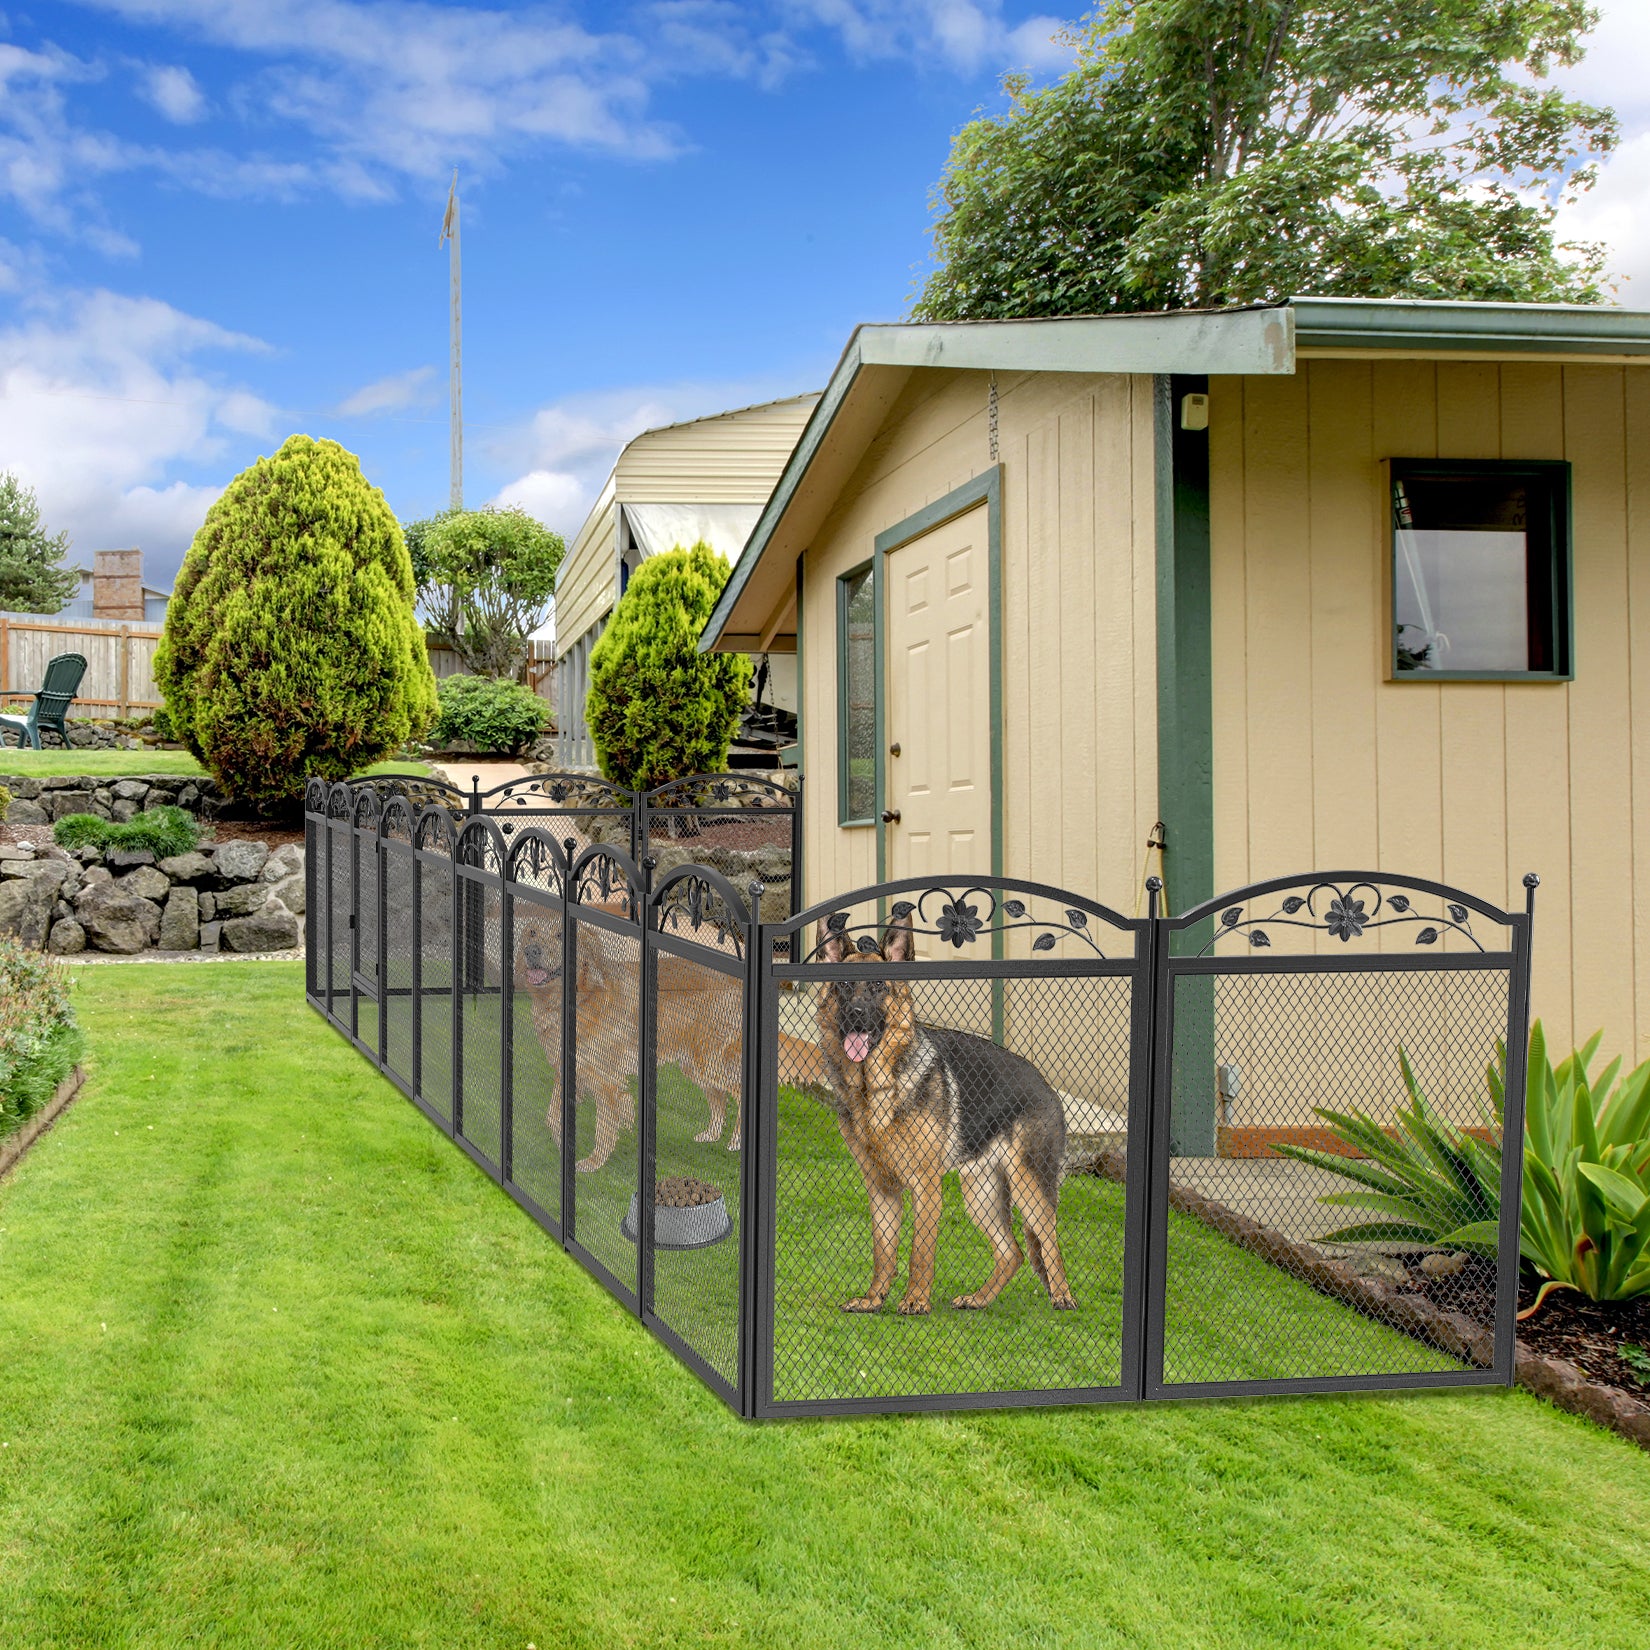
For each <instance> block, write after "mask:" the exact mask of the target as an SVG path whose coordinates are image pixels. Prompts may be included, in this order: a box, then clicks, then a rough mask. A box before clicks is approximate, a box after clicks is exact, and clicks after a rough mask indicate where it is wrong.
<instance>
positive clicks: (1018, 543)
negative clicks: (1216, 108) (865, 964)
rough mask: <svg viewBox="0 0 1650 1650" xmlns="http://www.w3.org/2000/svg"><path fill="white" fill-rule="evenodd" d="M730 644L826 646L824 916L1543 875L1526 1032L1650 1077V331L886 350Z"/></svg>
mask: <svg viewBox="0 0 1650 1650" xmlns="http://www.w3.org/2000/svg"><path fill="white" fill-rule="evenodd" d="M792 405H800V403H793V404H792ZM704 645H705V646H707V647H718V648H732V649H741V650H750V649H756V648H762V649H766V650H770V651H775V650H784V649H793V648H794V649H795V650H796V652H797V654H798V656H799V665H798V673H799V690H798V699H799V709H800V714H801V729H802V731H801V742H802V765H803V767H804V769H805V771H806V772H807V774H808V776H809V785H808V788H807V797H808V801H807V809H808V813H807V819H806V834H805V840H806V844H807V852H806V890H805V894H806V898H805V903H808V904H811V903H814V902H816V901H818V900H822V899H825V898H827V897H830V896H833V895H836V894H838V893H841V892H845V891H847V890H850V889H853V888H857V887H860V886H863V885H866V884H869V883H872V882H875V881H877V880H880V879H882V878H885V877H894V876H900V875H906V874H920V873H923V872H929V871H932V872H935V873H949V872H956V871H974V872H996V873H999V874H1004V875H1008V876H1014V877H1023V878H1028V879H1034V880H1036V881H1039V882H1043V883H1048V884H1052V885H1054V886H1056V887H1062V888H1070V889H1073V890H1078V891H1082V892H1085V893H1088V894H1091V895H1092V896H1093V897H1095V898H1097V899H1099V900H1101V901H1103V902H1105V903H1107V904H1109V905H1111V906H1114V907H1116V908H1117V909H1119V910H1121V911H1123V912H1125V913H1127V912H1131V911H1134V910H1136V909H1137V905H1138V900H1139V890H1140V887H1141V883H1142V878H1143V872H1144V870H1145V866H1144V864H1143V860H1144V858H1145V855H1146V852H1147V841H1148V837H1149V836H1150V835H1151V834H1152V831H1153V826H1154V824H1155V823H1156V822H1157V821H1163V822H1164V824H1165V828H1166V839H1167V849H1166V852H1165V853H1164V855H1163V856H1162V869H1163V873H1164V875H1165V876H1166V878H1167V883H1168V897H1169V901H1170V904H1171V907H1172V908H1173V909H1176V910H1184V909H1186V908H1189V907H1190V906H1192V905H1193V904H1195V903H1197V902H1199V901H1201V900H1205V899H1208V898H1210V897H1212V896H1213V895H1214V893H1215V892H1216V890H1217V889H1221V888H1227V887H1231V886H1235V885H1239V884H1245V883H1249V882H1252V881H1257V880H1259V879H1262V878H1265V877H1267V876H1271V875H1283V874H1288V873H1296V872H1299V871H1301V870H1303V869H1308V868H1313V867H1321V868H1329V867H1336V868H1340V867H1356V868H1360V869H1367V870H1385V871H1389V872H1393V873H1401V874H1408V875H1414V876H1420V877H1428V878H1434V879H1438V880H1440V881H1443V882H1447V883H1451V884H1455V885H1458V886H1461V887H1464V888H1466V889H1469V890H1471V891H1473V892H1475V893H1477V894H1479V895H1481V896H1483V897H1484V898H1486V899H1488V900H1491V901H1494V902H1496V903H1499V904H1501V905H1504V906H1507V907H1509V908H1510V907H1516V906H1520V905H1521V904H1522V897H1523V890H1522V888H1521V887H1520V882H1521V878H1522V875H1523V873H1525V872H1526V871H1535V872H1538V873H1539V874H1540V876H1541V878H1542V888H1541V894H1540V903H1539V909H1538V917H1537V922H1536V929H1535V935H1536V940H1535V967H1534V984H1533V993H1532V1008H1533V1012H1534V1013H1535V1014H1536V1015H1539V1016H1540V1017H1542V1018H1543V1019H1544V1020H1545V1022H1546V1024H1547V1027H1548V1030H1549V1033H1550V1035H1551V1038H1552V1040H1553V1041H1554V1042H1555V1043H1556V1044H1558V1045H1559V1046H1562V1047H1567V1046H1569V1045H1570V1044H1571V1042H1572V1041H1574V1040H1579V1039H1580V1038H1582V1037H1585V1036H1586V1035H1587V1034H1589V1033H1590V1032H1592V1031H1593V1030H1595V1029H1598V1028H1600V1027H1602V1028H1603V1030H1604V1034H1605V1046H1606V1048H1607V1049H1608V1050H1610V1051H1619V1052H1621V1053H1623V1054H1625V1055H1627V1056H1628V1057H1629V1059H1643V1058H1645V1057H1647V1056H1650V313H1643V312H1634V311H1626V310H1619V309H1605V308H1584V307H1569V306H1542V305H1490V304H1468V303H1419V302H1402V301H1385V302H1383V301H1352V300H1338V299H1314V298H1297V299H1293V300H1291V301H1290V302H1288V303H1286V304H1282V305H1278V306H1270V307H1262V308H1253V309H1244V310H1232V311H1224V312H1218V313H1203V312H1182V313H1176V314H1169V315H1155V316H1115V317H1098V318H1082V319H1060V320H1040V321H1014V322H990V323H957V324H950V325H927V324H925V325H910V326H868V327H863V328H861V329H860V330H859V331H858V332H856V333H855V335H854V337H853V339H852V340H851V342H850V344H849V346H848V349H847V351H846V352H845V354H844V356H843V358H842V361H841V363H840V365H839V366H838V368H837V370H836V372H835V374H834V375H833V377H832V380H831V383H830V385H829V386H828V388H827V389H826V391H825V393H824V395H823V397H822V398H821V399H820V401H819V404H818V406H817V407H816V408H814V409H813V412H812V416H811V417H810V418H809V419H808V420H807V424H806V428H805V429H803V430H802V432H801V438H800V440H799V441H798V443H797V445H796V448H795V451H794V452H793V453H792V454H791V457H790V460H789V463H788V464H787V465H786V467H785V469H784V473H783V475H782V476H781V477H780V478H779V481H778V485H777V487H776V488H775V490H774V492H773V494H772V497H771V498H770V499H769V500H768V502H767V505H766V508H765V509H764V510H763V511H762V512H761V516H760V519H759V520H758V521H757V522H756V525H755V528H754V532H753V533H752V536H751V540H750V543H749V545H748V546H747V547H746V549H745V552H744V555H743V557H742V558H741V561H740V563H739V565H738V567H737V568H736V571H735V576H734V578H733V580H732V581H731V582H730V584H729V587H728V590H727V592H726V593H725V595H724V597H723V600H722V603H721V604H720V606H719V608H718V610H717V612H716V614H715V615H714V616H713V618H712V620H711V622H710V624H709V626H708V627H707V631H706V635H705V639H704ZM1153 868H1155V861H1154V865H1153ZM1641 872H1642V873H1644V875H1645V876H1646V879H1647V882H1646V886H1645V887H1644V888H1642V889H1641V888H1640V887H1639V884H1638V877H1639V874H1640V873H1641Z"/></svg>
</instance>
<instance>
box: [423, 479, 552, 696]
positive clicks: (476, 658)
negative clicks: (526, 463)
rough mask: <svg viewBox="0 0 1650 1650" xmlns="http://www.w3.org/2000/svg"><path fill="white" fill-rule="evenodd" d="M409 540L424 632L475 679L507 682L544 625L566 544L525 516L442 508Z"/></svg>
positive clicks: (516, 512)
mask: <svg viewBox="0 0 1650 1650" xmlns="http://www.w3.org/2000/svg"><path fill="white" fill-rule="evenodd" d="M408 536H409V537H410V538H411V540H412V544H411V546H410V554H411V555H412V558H413V574H414V577H415V578H416V579H417V581H418V597H419V600H420V602H421V603H422V604H423V607H424V611H425V612H426V613H427V614H428V615H429V619H430V629H431V631H432V632H433V634H434V635H435V637H436V639H437V640H438V641H441V642H444V643H445V644H446V645H447V646H448V647H450V648H452V650H453V651H454V652H455V653H457V654H458V656H459V657H460V658H461V659H462V660H463V661H464V668H465V669H466V670H470V671H473V672H474V673H475V674H476V675H477V676H514V675H515V674H516V673H517V672H518V671H519V670H520V669H521V667H522V665H523V664H524V663H525V661H526V658H527V638H528V637H529V636H530V635H531V634H532V633H533V632H534V631H535V630H537V629H538V627H539V626H540V625H541V624H543V623H544V620H545V617H546V615H547V614H548V613H549V611H550V598H551V597H552V595H554V593H555V589H556V570H557V569H558V568H559V567H560V566H561V559H562V556H563V555H564V554H565V553H566V550H567V546H566V545H565V543H563V541H562V536H561V534H560V533H552V532H551V531H550V529H549V528H548V527H546V526H544V525H543V523H542V522H539V521H536V520H534V518H533V517H532V516H530V515H528V514H527V512H526V511H525V510H499V509H495V508H493V507H492V506H489V507H488V508H487V509H485V510H448V511H445V512H443V513H442V514H441V515H439V516H433V517H431V518H430V519H429V520H427V521H420V522H414V523H413V524H412V527H411V528H410V529H409V534H408Z"/></svg>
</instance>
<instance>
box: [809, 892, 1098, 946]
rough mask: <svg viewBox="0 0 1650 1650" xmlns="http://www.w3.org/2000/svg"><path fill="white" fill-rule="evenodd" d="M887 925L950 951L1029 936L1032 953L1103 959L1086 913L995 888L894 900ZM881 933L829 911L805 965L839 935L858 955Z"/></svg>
mask: <svg viewBox="0 0 1650 1650" xmlns="http://www.w3.org/2000/svg"><path fill="white" fill-rule="evenodd" d="M888 922H889V923H890V924H898V923H905V922H908V923H909V924H910V926H911V929H912V932H913V933H915V934H919V935H928V936H930V937H932V938H933V939H936V940H938V941H939V944H940V946H941V947H949V948H950V949H952V950H954V951H961V950H963V948H964V947H965V946H973V945H978V944H980V943H981V942H982V941H984V942H986V943H988V944H989V942H990V941H991V940H992V938H993V937H994V936H995V935H998V934H1005V935H1006V934H1014V933H1029V934H1030V935H1031V949H1032V950H1033V951H1034V952H1047V951H1053V950H1054V949H1055V948H1056V947H1058V946H1060V945H1062V944H1064V945H1065V946H1066V948H1067V951H1066V954H1067V955H1070V954H1071V953H1072V952H1074V951H1075V952H1077V953H1078V954H1079V955H1084V956H1088V957H1099V958H1104V957H1105V955H1106V953H1105V951H1104V950H1103V949H1102V948H1101V945H1100V941H1099V939H1098V938H1097V937H1096V934H1095V929H1094V925H1093V924H1092V922H1091V921H1090V918H1089V913H1088V912H1087V911H1082V910H1079V909H1078V908H1077V907H1076V906H1067V907H1064V908H1062V909H1061V910H1060V912H1059V914H1058V915H1057V916H1056V915H1055V914H1054V913H1053V912H1052V911H1045V910H1044V909H1043V908H1042V907H1041V906H1040V905H1036V904H1033V903H1032V902H1030V901H1029V900H1028V899H1026V898H1022V897H1020V896H1018V895H1006V894H1004V893H1003V892H1002V891H1001V890H999V889H994V888H983V887H979V886H969V887H956V886H952V887H935V888H928V889H925V890H924V891H923V892H922V893H921V894H920V895H918V897H917V898H916V899H915V900H904V899H902V900H896V901H895V902H894V903H893V904H892V905H890V906H889V908H888ZM883 929H884V924H882V923H880V922H877V921H869V920H868V921H864V922H857V923H856V922H854V921H852V913H851V912H848V911H833V912H832V913H831V914H830V915H829V916H828V917H827V918H826V919H825V922H824V925H823V933H822V934H821V936H820V938H819V939H818V941H817V942H816V943H815V945H814V947H813V949H812V950H811V951H810V952H809V953H808V955H807V956H806V957H805V958H804V961H808V962H817V961H819V960H820V957H821V955H822V954H823V952H824V950H825V948H826V946H827V945H829V944H831V943H832V938H831V937H832V936H834V935H837V934H841V935H845V936H846V937H847V938H848V939H849V940H851V941H852V943H853V946H854V948H855V949H857V950H859V951H862V952H870V951H878V950H880V949H881V946H882V934H883Z"/></svg>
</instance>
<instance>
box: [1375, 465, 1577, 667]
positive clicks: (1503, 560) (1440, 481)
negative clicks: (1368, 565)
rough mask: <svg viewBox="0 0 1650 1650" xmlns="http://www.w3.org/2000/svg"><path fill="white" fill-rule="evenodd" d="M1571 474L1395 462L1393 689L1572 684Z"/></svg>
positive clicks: (1559, 468) (1565, 469)
mask: <svg viewBox="0 0 1650 1650" xmlns="http://www.w3.org/2000/svg"><path fill="white" fill-rule="evenodd" d="M1569 484H1570V477H1569V465H1567V464H1560V463H1545V464H1515V463H1499V462H1474V463H1469V462H1465V461H1463V462H1442V461H1437V460H1419V459H1394V460H1393V462H1392V614H1393V653H1392V674H1393V677H1394V679H1395V680H1433V681H1436V680H1438V679H1440V678H1447V677H1458V678H1464V679H1467V680H1474V679H1476V680H1484V679H1486V678H1489V679H1496V678H1508V677H1515V678H1516V677H1546V678H1564V677H1567V676H1568V675H1569V674H1570V589H1569V583H1570V566H1569V533H1568V527H1569Z"/></svg>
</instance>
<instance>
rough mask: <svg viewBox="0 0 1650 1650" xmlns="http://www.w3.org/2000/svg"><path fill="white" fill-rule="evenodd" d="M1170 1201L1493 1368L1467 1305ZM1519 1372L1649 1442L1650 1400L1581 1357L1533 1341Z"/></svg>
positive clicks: (1330, 1291) (1085, 1168) (1110, 1172)
mask: <svg viewBox="0 0 1650 1650" xmlns="http://www.w3.org/2000/svg"><path fill="white" fill-rule="evenodd" d="M1068 1172H1087V1173H1090V1174H1097V1175H1101V1176H1103V1177H1104V1178H1105V1179H1107V1180H1116V1181H1121V1180H1123V1179H1124V1176H1125V1157H1124V1154H1123V1153H1122V1152H1121V1151H1118V1150H1116V1149H1115V1148H1110V1147H1107V1148H1104V1149H1102V1150H1100V1151H1097V1152H1094V1153H1092V1154H1091V1153H1082V1154H1080V1156H1079V1157H1078V1158H1076V1159H1075V1160H1074V1161H1073V1162H1072V1163H1071V1164H1070V1165H1069V1166H1068ZM1169 1207H1170V1208H1171V1209H1174V1210H1176V1211H1178V1212H1179V1213H1180V1214H1183V1215H1190V1216H1191V1217H1192V1218H1193V1219H1194V1220H1198V1221H1201V1222H1202V1223H1203V1224H1204V1225H1205V1226H1207V1227H1209V1228H1210V1230H1211V1231H1215V1232H1218V1233H1219V1234H1220V1235H1221V1236H1222V1237H1223V1238H1225V1239H1226V1240H1227V1241H1228V1242H1230V1243H1233V1244H1236V1245H1237V1247H1238V1248H1240V1249H1247V1250H1248V1251H1249V1252H1250V1253H1251V1254H1256V1255H1259V1256H1260V1257H1261V1259H1263V1260H1266V1261H1269V1262H1271V1264H1272V1265H1274V1266H1280V1267H1282V1268H1284V1269H1285V1270H1287V1271H1289V1272H1291V1273H1292V1274H1293V1275H1294V1276H1296V1277H1298V1278H1299V1279H1301V1281H1302V1282H1303V1283H1308V1284H1310V1285H1311V1286H1312V1287H1313V1288H1314V1289H1316V1290H1318V1291H1319V1292H1320V1293H1321V1294H1325V1295H1330V1296H1332V1297H1334V1298H1335V1299H1336V1300H1339V1301H1342V1302H1344V1303H1345V1304H1346V1305H1348V1306H1350V1307H1353V1308H1354V1309H1355V1310H1357V1311H1359V1312H1362V1313H1363V1314H1364V1316H1365V1317H1369V1318H1374V1319H1376V1320H1377V1321H1378V1322H1380V1323H1383V1324H1386V1325H1387V1326H1388V1327H1390V1328H1394V1329H1399V1330H1402V1331H1403V1332H1404V1333H1405V1334H1407V1335H1413V1336H1414V1337H1415V1338H1416V1339H1417V1340H1425V1341H1427V1342H1428V1343H1429V1344H1431V1345H1434V1346H1437V1347H1439V1348H1441V1349H1442V1350H1443V1351H1445V1352H1447V1353H1449V1355H1450V1356H1451V1357H1452V1358H1460V1359H1461V1360H1462V1362H1464V1363H1471V1364H1477V1365H1478V1366H1479V1367H1480V1368H1487V1367H1488V1366H1489V1365H1490V1364H1491V1363H1492V1362H1493V1361H1494V1336H1493V1334H1492V1332H1491V1331H1490V1330H1489V1329H1487V1328H1485V1327H1484V1325H1483V1324H1480V1323H1475V1322H1474V1321H1473V1320H1472V1319H1471V1318H1469V1317H1466V1316H1465V1315H1464V1314H1463V1313H1460V1312H1446V1311H1444V1310H1443V1309H1442V1308H1441V1307H1438V1306H1435V1305H1434V1304H1433V1303H1432V1302H1431V1301H1430V1300H1428V1299H1427V1298H1426V1296H1424V1295H1415V1294H1411V1293H1409V1292H1408V1291H1407V1290H1400V1289H1399V1288H1398V1287H1397V1286H1396V1285H1395V1284H1393V1283H1391V1282H1389V1281H1388V1280H1387V1279H1385V1278H1365V1277H1360V1276H1359V1275H1358V1274H1357V1273H1356V1272H1354V1271H1353V1270H1352V1269H1351V1268H1350V1267H1349V1266H1347V1265H1346V1264H1345V1263H1344V1262H1342V1261H1338V1260H1335V1259H1333V1258H1331V1257H1330V1256H1328V1255H1325V1254H1322V1253H1320V1251H1319V1250H1318V1249H1316V1248H1315V1247H1314V1246H1313V1245H1311V1244H1308V1243H1301V1242H1298V1241H1297V1240H1296V1239H1294V1238H1289V1237H1285V1236H1284V1235H1283V1233H1282V1232H1276V1231H1273V1230H1272V1228H1271V1227H1269V1226H1262V1225H1261V1224H1260V1222H1259V1221H1257V1220H1252V1219H1251V1218H1250V1217H1249V1216H1248V1215H1243V1214H1239V1213H1238V1212H1237V1210H1235V1209H1229V1208H1227V1207H1226V1205H1225V1204H1224V1203H1219V1202H1217V1201H1216V1200H1215V1199H1214V1198H1212V1197H1205V1196H1204V1195H1203V1194H1202V1193H1201V1192H1197V1191H1193V1190H1192V1188H1191V1187H1189V1186H1181V1185H1177V1184H1175V1183H1174V1182H1173V1181H1171V1182H1170V1183H1169ZM1513 1379H1514V1380H1515V1382H1516V1383H1517V1384H1518V1385H1519V1386H1521V1387H1524V1388H1526V1389H1527V1390H1528V1391H1530V1392H1533V1393H1534V1394H1535V1395H1536V1396H1537V1397H1538V1398H1544V1399H1546V1401H1547V1402H1548V1403H1550V1404H1552V1405H1553V1406H1554V1407H1555V1408H1557V1409H1563V1410H1568V1411H1570V1412H1571V1413H1572V1414H1575V1415H1585V1416H1586V1417H1587V1418H1588V1419H1589V1420H1591V1421H1595V1422H1597V1423H1598V1424H1599V1425H1600V1426H1604V1427H1608V1428H1610V1430H1611V1431H1612V1432H1618V1433H1620V1434H1621V1436H1622V1437H1623V1438H1626V1439H1628V1440H1630V1441H1631V1442H1632V1443H1635V1444H1637V1445H1638V1446H1639V1447H1640V1448H1641V1449H1645V1450H1650V1404H1644V1403H1640V1402H1639V1400H1638V1399H1636V1398H1632V1397H1629V1396H1628V1395H1627V1394H1626V1393H1625V1392H1619V1391H1617V1390H1616V1389H1614V1388H1612V1387H1607V1386H1603V1385H1601V1384H1600V1383H1599V1382H1597V1381H1593V1380H1589V1379H1588V1378H1587V1376H1586V1375H1584V1374H1583V1373H1582V1371H1581V1370H1579V1369H1578V1368H1577V1367H1576V1366H1575V1365H1574V1364H1572V1363H1568V1362H1566V1361H1565V1360H1564V1359H1563V1358H1549V1357H1546V1356H1544V1355H1543V1354H1541V1353H1538V1352H1532V1351H1531V1350H1530V1349H1529V1348H1528V1347H1525V1346H1523V1345H1520V1346H1518V1347H1517V1351H1516V1355H1515V1357H1514V1360H1513Z"/></svg>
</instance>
